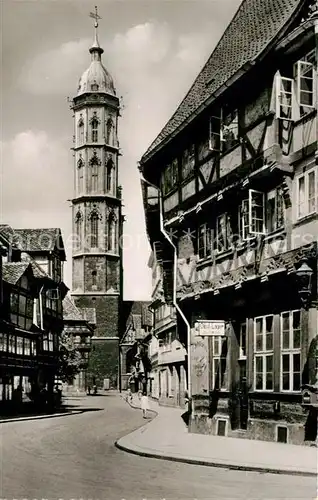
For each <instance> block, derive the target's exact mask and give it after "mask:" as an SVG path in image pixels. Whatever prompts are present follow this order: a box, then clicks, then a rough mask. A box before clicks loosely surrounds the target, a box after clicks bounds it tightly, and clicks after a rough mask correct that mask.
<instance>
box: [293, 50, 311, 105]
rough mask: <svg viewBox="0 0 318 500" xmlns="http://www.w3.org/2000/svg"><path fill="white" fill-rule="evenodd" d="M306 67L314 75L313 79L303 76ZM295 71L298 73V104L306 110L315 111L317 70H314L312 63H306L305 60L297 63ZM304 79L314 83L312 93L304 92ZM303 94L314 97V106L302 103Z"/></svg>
mask: <svg viewBox="0 0 318 500" xmlns="http://www.w3.org/2000/svg"><path fill="white" fill-rule="evenodd" d="M306 67H307V68H308V69H311V73H312V76H311V77H307V76H303V75H302V73H303V70H304V68H306ZM295 71H296V86H297V103H298V105H299V106H303V107H304V108H311V109H314V108H315V104H316V103H315V95H316V81H315V68H314V65H313V64H312V63H311V62H308V61H305V60H304V59H301V60H300V61H297V63H296V65H295ZM303 79H306V80H307V79H308V80H311V81H312V90H311V91H308V90H303V89H302V88H301V85H302V80H303ZM302 93H306V94H310V95H311V96H312V97H311V101H312V104H307V103H303V102H302V101H301V95H302Z"/></svg>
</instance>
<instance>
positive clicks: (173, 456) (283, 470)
mask: <svg viewBox="0 0 318 500" xmlns="http://www.w3.org/2000/svg"><path fill="white" fill-rule="evenodd" d="M131 406H132V407H133V408H136V407H139V402H138V399H137V398H135V399H134V401H133V403H132V405H131ZM150 408H151V409H152V410H154V411H155V412H157V413H158V416H157V417H156V418H154V419H153V420H152V421H151V422H148V423H147V424H146V425H144V426H143V427H141V428H139V429H137V430H136V431H134V432H132V433H131V434H128V435H127V436H124V437H123V438H121V439H119V440H118V441H117V442H116V443H115V444H116V446H117V448H119V449H121V450H124V451H127V452H130V453H134V454H136V455H141V456H144V457H150V458H159V459H164V460H172V461H176V462H184V463H190V464H196V465H206V466H212V467H223V468H227V469H236V470H245V471H258V472H269V473H276V474H277V473H278V474H292V475H302V476H316V475H317V448H315V447H308V446H296V445H287V444H281V443H273V442H266V441H255V440H249V439H237V438H226V437H220V436H209V435H202V434H191V433H189V432H188V430H187V428H186V426H185V424H184V422H183V420H182V419H181V414H182V413H183V412H184V410H180V409H179V408H167V407H162V406H159V405H158V404H157V403H155V402H154V401H150Z"/></svg>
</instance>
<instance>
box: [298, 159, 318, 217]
mask: <svg viewBox="0 0 318 500" xmlns="http://www.w3.org/2000/svg"><path fill="white" fill-rule="evenodd" d="M317 184H318V169H317V167H314V168H312V169H310V170H308V171H307V172H305V173H304V174H303V175H300V176H298V177H297V219H301V218H302V217H306V215H310V214H313V213H315V212H316V211H317V206H318V186H317Z"/></svg>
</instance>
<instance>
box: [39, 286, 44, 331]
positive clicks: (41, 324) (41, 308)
mask: <svg viewBox="0 0 318 500" xmlns="http://www.w3.org/2000/svg"><path fill="white" fill-rule="evenodd" d="M43 288H44V285H43V286H42V287H41V290H40V294H39V301H40V328H41V330H43V300H42V291H43Z"/></svg>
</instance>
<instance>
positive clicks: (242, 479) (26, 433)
mask: <svg viewBox="0 0 318 500" xmlns="http://www.w3.org/2000/svg"><path fill="white" fill-rule="evenodd" d="M72 403H73V404H74V409H77V407H80V408H82V409H84V412H83V413H82V414H77V415H71V416H65V417H60V418H52V419H44V420H30V421H21V422H12V423H5V424H2V425H1V428H0V440H1V476H0V498H1V500H2V499H8V500H9V499H10V500H12V499H22V498H24V499H28V500H31V499H48V500H51V499H76V500H80V499H85V500H86V499H87V500H88V499H100V500H122V499H125V500H143V499H146V500H162V499H165V500H177V499H180V500H183V499H198V500H212V499H237V498H240V499H243V498H244V499H282V498H284V499H290V500H292V499H296V498H297V499H306V500H308V499H314V498H316V479H315V478H304V477H296V476H295V477H293V476H283V475H276V474H275V475H271V474H259V473H255V472H241V471H229V470H224V469H217V468H210V467H202V466H195V465H186V464H178V463H174V462H166V461H161V460H156V459H147V458H142V457H138V456H134V455H130V454H127V453H125V452H123V451H120V450H118V449H116V448H115V446H114V441H115V440H116V439H118V438H120V437H121V436H123V435H125V434H127V433H129V432H131V431H132V430H134V429H136V428H138V427H139V426H141V425H143V424H144V423H145V421H144V420H143V418H142V415H141V412H140V411H139V410H134V409H132V408H130V407H129V406H128V404H126V403H125V402H124V401H123V400H122V399H121V398H120V397H118V396H116V395H114V394H111V395H105V396H96V397H86V398H77V399H76V398H74V399H73V400H72Z"/></svg>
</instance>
